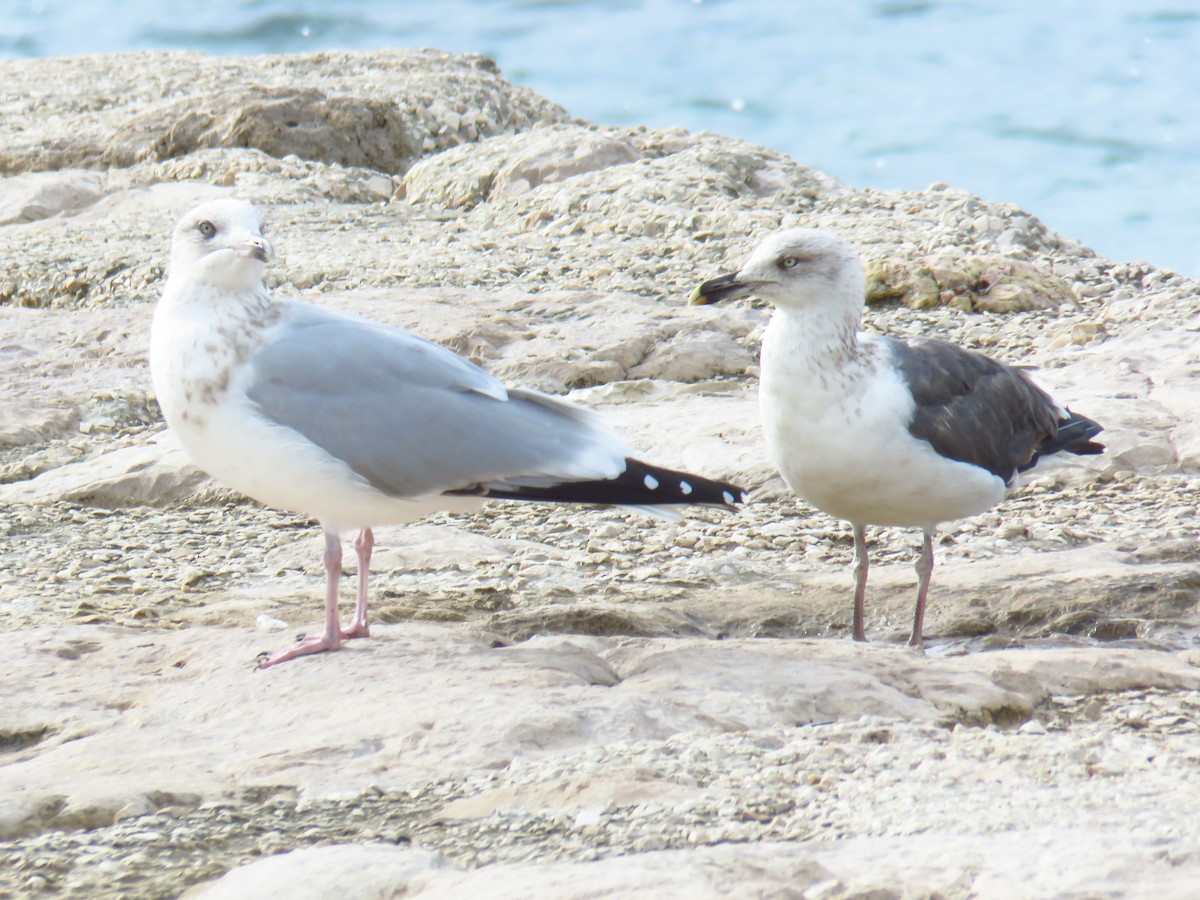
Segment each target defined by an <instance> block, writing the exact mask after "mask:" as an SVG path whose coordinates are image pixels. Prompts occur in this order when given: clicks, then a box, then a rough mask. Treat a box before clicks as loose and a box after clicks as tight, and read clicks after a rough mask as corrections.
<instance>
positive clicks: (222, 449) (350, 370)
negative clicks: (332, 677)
mask: <svg viewBox="0 0 1200 900" xmlns="http://www.w3.org/2000/svg"><path fill="white" fill-rule="evenodd" d="M271 255H272V246H271V243H270V241H268V239H267V238H266V237H265V236H264V235H263V228H262V220H261V218H260V215H259V213H258V211H257V210H256V209H255V207H253V206H252V205H251V204H249V203H246V202H244V201H242V200H237V199H231V198H227V199H220V200H213V201H210V202H208V203H205V204H203V205H201V206H199V207H197V208H196V209H194V210H192V211H191V212H189V213H187V215H185V216H184V217H183V219H182V220H181V221H180V222H179V224H178V226H177V227H176V229H175V233H174V237H173V241H172V246H171V260H170V267H169V274H168V278H167V282H166V285H165V287H164V289H163V294H162V298H161V299H160V300H159V302H158V305H157V307H156V308H155V311H154V321H153V324H152V326H151V331H150V370H151V374H152V377H153V381H154V389H155V392H156V393H157V396H158V402H159V405H160V407H161V408H162V412H163V417H164V418H165V419H166V421H167V424H168V426H170V428H171V430H172V431H174V432H175V434H176V435H177V436H178V438H179V440H180V442H181V443H182V445H183V448H184V450H185V451H186V452H187V453H188V455H189V456H190V457H191V458H192V460H193V461H194V462H195V463H196V464H197V465H198V466H199V467H200V468H202V469H204V470H205V471H206V472H208V473H209V474H210V475H211V476H213V478H215V479H216V480H217V481H219V482H221V483H223V484H225V485H227V486H229V487H231V488H233V489H235V490H237V491H240V492H241V493H243V494H246V495H247V496H249V497H252V498H253V499H255V500H257V501H259V502H260V503H263V504H265V505H267V506H272V507H278V508H280V509H285V510H289V511H292V512H297V513H301V514H304V515H308V516H310V517H312V518H315V519H316V520H317V521H318V522H319V523H320V525H321V528H322V530H323V531H324V537H325V554H324V565H325V575H326V594H325V624H324V629H323V631H322V633H321V634H320V635H313V636H307V637H302V638H301V639H300V640H299V641H297V642H296V643H295V644H293V645H291V646H289V647H286V648H284V649H283V650H280V651H279V652H276V653H273V654H267V655H265V656H264V658H262V659H261V660H260V663H259V665H260V667H262V668H267V667H269V666H274V665H277V664H279V663H281V662H284V661H285V660H289V659H293V658H295V657H298V656H305V655H308V654H313V653H320V652H322V651H327V650H337V649H338V648H339V647H341V645H342V643H343V641H345V640H347V639H350V638H365V637H368V636H369V635H370V626H369V622H368V609H367V607H368V595H367V576H368V571H369V568H370V563H371V551H372V547H373V545H374V534H373V532H372V528H373V527H376V526H379V525H385V524H402V523H407V522H412V521H414V520H416V519H419V518H420V517H422V516H424V515H427V514H429V513H431V512H435V511H441V510H448V511H469V510H472V509H475V508H477V507H478V506H479V505H481V503H482V501H483V500H484V499H485V498H500V499H507V500H539V501H552V502H563V503H605V504H618V505H622V506H636V507H643V508H646V509H648V510H649V511H650V512H651V513H652V514H654V513H657V514H661V515H665V516H667V517H670V516H671V514H670V513H669V512H667V508H669V507H670V506H672V505H674V504H705V505H711V506H721V507H733V506H735V505H736V504H739V503H744V502H746V500H747V498H746V494H745V493H744V492H743V491H742V489H741V488H739V487H736V486H735V485H732V484H726V483H724V482H719V481H712V480H709V479H706V478H701V477H699V476H697V475H690V474H688V473H686V472H680V471H676V470H673V469H666V468H661V467H658V466H653V465H649V464H647V463H644V462H641V461H639V460H637V459H634V458H632V457H631V456H630V451H629V448H628V447H626V445H625V444H624V443H623V442H622V441H621V440H620V439H619V438H618V437H617V436H616V434H615V433H614V432H612V431H611V430H610V429H609V428H608V427H607V426H606V425H605V424H604V422H603V421H602V420H601V419H600V417H599V416H598V415H596V414H595V413H592V412H590V411H588V410H585V409H582V408H580V407H578V406H574V405H572V404H569V403H567V402H565V401H563V400H559V399H556V398H553V397H549V396H546V395H545V394H540V393H537V392H535V391H531V390H522V389H519V388H507V387H505V386H504V384H502V383H501V382H500V381H498V380H497V379H495V378H493V377H492V376H491V375H489V374H488V373H487V372H485V371H484V370H483V369H481V368H479V367H478V366H475V365H474V364H472V363H470V362H468V361H467V360H465V359H463V358H462V357H460V356H458V355H456V354H455V353H452V352H451V351H449V350H447V349H445V348H444V347H441V346H438V345H437V344H433V343H430V342H428V341H425V340H422V339H421V338H419V337H416V336H414V335H412V334H409V333H408V332H405V331H401V330H399V329H397V328H393V327H390V326H388V325H384V324H382V323H379V322H375V321H371V320H369V319H365V318H360V317H357V316H352V315H347V314H344V313H339V312H334V311H331V310H328V309H324V308H322V307H320V306H315V305H312V304H308V303H303V302H300V301H297V300H291V299H281V298H276V297H273V296H271V294H270V292H269V291H268V290H267V288H266V287H265V286H264V284H263V274H264V271H265V267H266V265H267V262H268V261H269V259H270V258H271ZM354 530H357V531H358V536H357V538H356V540H355V542H354V547H355V550H356V552H357V555H358V596H357V601H356V603H355V608H354V616H353V619H352V620H351V622H350V624H349V626H348V627H345V628H343V627H342V624H341V621H340V619H339V616H338V609H337V606H338V588H339V582H340V578H341V570H342V545H341V534H342V533H343V532H346V531H354Z"/></svg>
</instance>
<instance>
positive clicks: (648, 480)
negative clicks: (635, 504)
mask: <svg viewBox="0 0 1200 900" xmlns="http://www.w3.org/2000/svg"><path fill="white" fill-rule="evenodd" d="M642 484H644V485H646V487H648V488H650V490H654V489H655V488H656V487H658V479H657V478H655V477H654V476H653V475H647V476H646V477H645V478H643V479H642Z"/></svg>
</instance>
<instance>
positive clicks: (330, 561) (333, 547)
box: [258, 531, 342, 669]
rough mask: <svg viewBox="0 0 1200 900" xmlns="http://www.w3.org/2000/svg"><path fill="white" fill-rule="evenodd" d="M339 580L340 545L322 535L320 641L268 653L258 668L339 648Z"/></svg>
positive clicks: (311, 639)
mask: <svg viewBox="0 0 1200 900" xmlns="http://www.w3.org/2000/svg"><path fill="white" fill-rule="evenodd" d="M341 578H342V542H341V539H340V538H339V537H338V536H337V534H336V533H335V532H328V531H327V532H325V633H324V634H322V635H321V636H320V637H303V638H301V639H300V640H298V641H297V642H296V643H294V644H292V645H291V646H290V647H285V648H284V649H282V650H280V651H279V652H277V653H272V654H270V655H269V656H267V657H266V659H263V660H262V661H261V662H260V663H259V664H258V668H260V669H266V668H269V667H271V666H274V665H278V664H279V663H281V662H286V661H287V660H289V659H295V658H296V657H297V656H308V655H309V654H310V653H324V652H325V651H326V650H337V649H338V648H339V647H341V646H342V628H341V623H340V622H339V621H338V610H337V605H338V583H339V582H340V581H341Z"/></svg>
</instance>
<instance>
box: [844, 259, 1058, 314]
mask: <svg viewBox="0 0 1200 900" xmlns="http://www.w3.org/2000/svg"><path fill="white" fill-rule="evenodd" d="M865 269H866V278H867V289H866V294H867V296H866V301H867V303H868V304H878V303H889V302H897V303H902V304H904V305H905V306H907V307H909V308H910V309H930V308H931V307H934V306H937V305H939V304H943V303H944V304H948V305H950V306H955V307H958V308H959V309H962V310H965V311H966V312H972V311H976V310H978V311H980V312H994V313H1011V312H1019V311H1022V310H1031V309H1046V308H1052V307H1056V306H1060V305H1062V304H1063V303H1070V302H1074V297H1073V295H1072V294H1071V291H1070V288H1069V287H1068V286H1067V284H1066V283H1065V282H1063V281H1062V280H1061V279H1059V278H1055V277H1054V276H1052V275H1050V274H1048V273H1045V272H1039V271H1038V270H1037V268H1035V267H1034V266H1032V265H1030V264H1029V263H1027V262H1023V261H1021V260H1016V259H1007V258H1004V257H978V258H967V257H960V256H957V255H946V254H943V255H941V256H937V257H934V258H932V259H928V260H922V261H915V260H897V259H876V260H871V261H870V262H868V263H866V265H865Z"/></svg>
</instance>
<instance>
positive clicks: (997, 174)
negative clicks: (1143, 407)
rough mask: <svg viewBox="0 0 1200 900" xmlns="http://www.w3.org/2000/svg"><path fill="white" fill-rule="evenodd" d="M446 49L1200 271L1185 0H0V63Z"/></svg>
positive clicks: (518, 76)
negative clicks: (1010, 207)
mask: <svg viewBox="0 0 1200 900" xmlns="http://www.w3.org/2000/svg"><path fill="white" fill-rule="evenodd" d="M380 47H407V48H416V47H439V48H442V49H446V50H452V51H458V52H474V53H482V54H485V55H487V56H490V57H492V58H494V59H495V60H496V61H497V62H498V63H499V64H500V66H501V68H502V69H503V71H504V73H505V74H506V76H507V77H508V78H510V79H511V80H513V81H516V82H519V83H522V84H527V85H530V86H531V87H533V88H535V89H537V90H538V91H540V92H542V93H543V94H545V95H546V96H548V97H549V98H551V99H552V100H555V101H556V102H558V103H561V104H562V105H564V106H566V107H567V108H568V109H569V110H570V111H571V112H572V113H573V114H574V115H576V116H580V117H582V118H585V119H588V120H590V121H593V122H597V123H602V124H637V123H641V124H646V125H651V126H667V125H682V126H684V127H686V128H689V129H692V130H700V129H709V130H713V131H719V132H722V133H724V134H728V135H734V136H737V137H741V138H745V139H747V140H750V141H753V142H756V143H760V144H765V145H767V146H770V147H773V148H776V149H778V150H781V151H784V152H786V153H788V154H789V155H791V156H793V157H794V158H796V159H797V160H799V161H801V162H803V163H806V164H808V165H811V166H814V167H816V168H819V169H822V170H824V171H826V172H829V173H830V174H832V175H834V176H836V177H837V178H839V179H841V180H843V181H845V182H847V183H849V184H852V185H857V186H875V187H880V188H899V189H916V188H922V187H925V186H927V185H928V184H930V183H932V182H935V181H943V182H947V183H949V184H951V185H954V186H956V187H963V188H966V189H968V190H971V191H973V192H975V193H977V194H980V195H982V196H984V197H987V198H988V199H992V200H1003V201H1008V202H1012V203H1016V204H1018V205H1020V206H1022V207H1024V208H1025V209H1027V210H1029V211H1031V212H1033V213H1035V214H1037V215H1038V216H1039V217H1040V218H1042V220H1043V221H1045V222H1046V223H1047V224H1048V225H1050V226H1051V227H1053V228H1056V229H1058V230H1060V231H1062V232H1064V233H1065V234H1067V235H1069V236H1071V237H1075V238H1078V239H1080V240H1082V241H1083V242H1084V243H1086V244H1088V245H1090V246H1092V247H1093V248H1095V249H1096V250H1097V251H1099V252H1101V253H1103V254H1105V255H1106V256H1110V257H1112V258H1114V259H1117V260H1134V259H1146V260H1149V261H1150V262H1152V263H1154V264H1155V265H1158V266H1161V267H1165V268H1172V269H1176V270H1178V271H1181V272H1184V273H1186V274H1190V275H1196V276H1200V109H1198V107H1200V3H1195V2H1190V0H1174V2H1162V0H1142V2H1132V0H1131V2H1105V0H1052V2H1045V0H1037V2H1035V0H1006V2H999V0H997V2H985V0H839V2H824V3H818V2H809V0H445V2H438V0H421V2H394V0H393V2H388V0H355V2H346V3H337V2H324V3H322V2H316V0H309V2H283V0H202V2H201V0H183V2H173V0H157V2H151V0H121V2H119V3H118V2H109V3H106V2H95V0H93V2H67V0H0V56H7V57H38V56H58V55H66V54H76V53H102V52H114V51H122V50H135V49H160V48H175V49H183V48H186V49H199V50H205V51H208V52H211V53H223V54H228V53H282V52H295V51H304V50H320V49H373V48H380Z"/></svg>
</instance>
